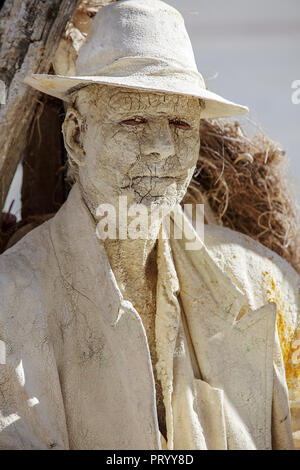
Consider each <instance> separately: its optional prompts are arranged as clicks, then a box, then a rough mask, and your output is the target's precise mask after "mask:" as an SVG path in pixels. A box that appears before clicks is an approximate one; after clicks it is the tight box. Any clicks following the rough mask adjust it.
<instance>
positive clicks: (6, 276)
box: [0, 222, 54, 336]
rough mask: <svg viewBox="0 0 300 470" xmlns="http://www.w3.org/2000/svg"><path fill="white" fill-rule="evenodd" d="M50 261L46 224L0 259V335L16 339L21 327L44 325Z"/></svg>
mask: <svg viewBox="0 0 300 470" xmlns="http://www.w3.org/2000/svg"><path fill="white" fill-rule="evenodd" d="M53 259H54V256H53V249H52V247H51V240H50V236H49V230H48V222H45V223H44V224H42V225H41V226H39V227H37V228H36V229H34V230H33V231H32V232H30V233H28V234H27V235H26V236H25V237H24V238H22V239H21V240H20V241H19V242H18V243H17V244H16V245H14V246H13V247H12V248H10V249H8V250H7V251H5V252H4V253H3V254H2V255H1V256H0V332H2V333H3V332H7V333H8V334H9V336H11V335H13V336H17V331H19V330H20V329H24V327H25V326H24V325H25V324H26V328H28V329H29V328H30V325H31V324H37V323H45V318H43V312H44V309H43V307H42V306H43V304H44V303H45V296H46V291H47V285H48V284H50V278H49V277H50V276H51V271H52V270H53V268H52V266H53V265H54V263H53ZM37 312H39V316H37Z"/></svg>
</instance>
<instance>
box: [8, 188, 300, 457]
mask: <svg viewBox="0 0 300 470" xmlns="http://www.w3.org/2000/svg"><path fill="white" fill-rule="evenodd" d="M94 231H95V224H94V222H93V220H92V218H91V217H90V215H89V212H88V210H87V208H86V205H85V203H84V202H83V201H82V199H81V196H80V191H79V188H78V185H75V187H74V188H73V189H72V191H71V194H70V196H69V198H68V200H67V202H66V204H65V205H64V206H63V207H62V208H61V209H60V211H59V212H58V214H57V215H56V216H55V217H54V219H52V220H50V221H48V222H46V223H45V224H43V225H41V226H40V227H38V228H37V229H35V230H33V231H32V232H30V233H29V234H28V235H26V236H25V237H24V238H23V239H22V240H21V241H20V242H19V243H18V244H17V245H15V246H14V247H12V248H11V249H10V250H8V251H7V252H6V253H4V254H3V255H2V256H1V258H0V280H1V282H0V286H1V296H0V336H1V338H2V340H3V341H5V342H6V345H7V365H6V366H1V367H0V377H1V392H2V395H1V399H0V403H1V412H2V415H1V416H0V423H1V429H2V432H0V448H2V449H5V448H12V449H25V448H28V449H49V448H51V449H69V448H71V449H160V448H161V443H160V440H159V428H158V422H157V418H156V402H155V382H154V380H153V367H152V364H151V357H150V351H149V347H148V342H147V336H146V332H145V329H144V327H143V324H142V321H141V319H140V315H139V313H138V312H137V311H136V310H135V309H134V308H133V306H132V303H130V302H128V301H127V302H126V303H125V304H124V300H123V299H124V298H123V295H122V293H121V291H120V290H119V288H118V285H117V282H116V279H115V276H114V274H113V272H112V270H111V267H110V264H109V261H108V258H107V254H106V251H105V249H104V246H103V244H102V243H101V242H100V241H99V240H98V239H97V238H96V237H95V233H94ZM206 237H207V242H206V245H205V249H204V250H203V249H202V250H200V251H199V252H194V253H193V254H192V253H191V252H186V251H185V249H184V240H182V241H180V240H171V241H170V242H171V249H170V247H169V246H168V243H169V242H168V241H163V244H161V243H162V240H161V239H159V241H158V249H159V252H160V255H161V257H160V262H159V265H158V299H157V306H158V305H159V306H160V307H159V308H158V310H157V315H158V316H159V317H160V318H161V319H163V318H164V319H165V320H164V322H165V324H164V328H165V331H166V334H167V332H168V330H169V329H170V328H171V330H173V329H174V328H175V329H177V331H178V333H177V339H176V344H175V349H174V352H173V361H172V360H171V361H170V359H167V358H168V357H170V353H169V351H168V355H167V357H166V359H167V360H166V361H163V358H161V361H160V364H161V373H162V374H163V375H165V376H166V377H167V381H166V385H167V384H168V383H169V385H168V387H171V391H172V394H173V400H172V409H171V410H170V408H169V409H168V410H167V413H166V417H167V429H168V442H167V447H168V448H169V449H172V448H173V449H206V448H208V449H214V448H221V449H223V448H228V449H252V448H255V449H266V448H273V449H286V448H292V446H293V444H292V440H291V439H292V438H291V426H290V419H289V402H288V395H287V389H286V383H285V377H284V368H283V366H282V355H281V351H280V347H279V344H278V337H277V335H275V334H274V331H275V314H276V312H275V305H274V304H266V303H265V301H262V299H265V298H266V296H267V292H266V290H267V289H266V288H265V287H264V285H263V283H260V284H258V285H257V284H256V283H254V281H253V280H254V279H257V278H259V277H261V276H262V273H263V272H265V271H266V270H268V271H270V272H271V273H272V275H273V277H274V280H275V282H276V284H277V285H278V288H279V290H280V292H281V295H282V297H283V299H288V306H289V308H288V309H287V310H286V311H285V312H284V316H285V320H286V322H287V323H288V324H289V326H290V328H291V331H292V332H294V331H295V329H296V327H297V324H298V323H299V297H298V289H299V277H298V276H297V275H296V273H295V271H294V270H293V269H292V268H291V267H290V266H289V265H288V264H287V263H286V262H285V261H284V260H282V259H281V258H280V257H279V256H277V255H276V254H275V253H273V252H271V251H270V250H268V249H267V248H265V247H263V246H262V245H260V244H259V243H257V242H255V241H253V240H251V239H250V238H248V237H247V236H245V235H241V234H238V233H235V232H233V231H231V230H229V229H224V228H222V227H217V226H207V228H206ZM37 246H38V247H39V249H38V250H37ZM235 257H236V258H237V259H238V260H239V262H238V261H236V266H235V267H233V264H232V260H233V259H234V260H235V259H236V258H235ZM272 257H273V261H270V258H272ZM216 260H218V261H216ZM254 261H255V262H254ZM237 266H239V272H240V275H241V279H243V289H242V290H241V285H240V284H239V283H238V282H237V281H236V279H237ZM33 272H34V276H32V273H33ZM174 276H175V277H174ZM24 278H27V280H29V282H28V281H27V284H26V283H25V282H24V281H22V279H24ZM178 284H179V286H180V294H179V298H178V299H179V300H180V302H181V303H182V306H183V307H181V310H182V308H183V310H184V315H185V317H186V324H187V330H186V333H185V335H183V333H182V326H180V325H181V322H182V316H181V317H178V315H177V314H176V315H173V314H172V313H171V315H169V314H168V312H172V311H174V309H175V310H176V311H177V310H178V306H176V298H177V296H176V295H173V294H172V292H173V293H174V294H175V292H176V290H177V288H178ZM22 285H27V287H26V288H22V287H19V286H22ZM159 286H161V287H159ZM255 294H256V299H257V300H256V307H255V308H254V309H253V308H252V307H251V306H250V304H251V299H253V298H254V297H255ZM170 300H171V303H170ZM243 306H244V310H245V313H244V316H242V318H241V319H240V320H237V319H236V318H238V315H239V312H240V310H241V308H242V307H243ZM120 308H121V309H122V310H123V313H122V315H120V316H119V318H118V312H119V310H120ZM257 309H258V310H257ZM24 318H26V328H25V329H24V328H23V325H24V326H25V324H24ZM178 321H179V324H178ZM176 325H177V326H176ZM162 336H163V334H162ZM165 336H166V335H165ZM188 336H190V337H191V339H190V342H191V343H192V345H193V348H194V354H195V357H196V361H197V363H198V365H199V370H200V373H201V375H200V376H199V375H198V373H197V372H196V370H195V368H194V367H193V362H192V359H191V358H190V355H191V354H192V351H191V350H190V349H189V348H188V347H187V340H188ZM162 346H163V345H162ZM162 346H160V347H162ZM20 358H22V362H23V368H24V373H25V385H24V387H21V386H20V383H19V382H18V381H17V380H16V375H15V367H16V366H17V365H18V364H19V362H20ZM273 370H274V378H273ZM163 371H164V372H163ZM170 374H172V375H173V380H172V383H171V384H170V382H169V378H170V377H171V375H170ZM295 392H297V391H296V390H295ZM33 396H34V397H37V399H38V400H39V404H37V405H36V406H33V407H30V406H29V405H28V402H27V400H28V399H30V398H32V397H33ZM290 404H291V407H292V410H293V407H294V405H295V406H297V403H296V402H295V403H293V402H290ZM166 406H167V407H169V406H170V403H169V402H168V400H166ZM12 416H14V417H15V418H14V419H17V421H15V422H14V426H11V417H12ZM284 418H286V419H284ZM103 423H105V424H103ZM225 423H226V424H225ZM296 424H297V423H296ZM297 429H299V423H298V428H297ZM295 430H296V428H295ZM172 439H173V440H172ZM271 441H272V442H271Z"/></svg>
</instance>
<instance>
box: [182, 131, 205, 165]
mask: <svg viewBox="0 0 300 470" xmlns="http://www.w3.org/2000/svg"><path fill="white" fill-rule="evenodd" d="M199 150H200V135H199V132H195V133H190V132H189V133H188V132H187V133H186V134H181V135H178V136H177V138H176V153H177V155H178V157H179V159H180V161H181V164H182V166H183V167H184V168H192V167H194V166H195V165H196V163H197V161H198V158H199Z"/></svg>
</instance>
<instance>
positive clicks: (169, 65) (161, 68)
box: [25, 0, 248, 118]
mask: <svg viewBox="0 0 300 470" xmlns="http://www.w3.org/2000/svg"><path fill="white" fill-rule="evenodd" d="M25 83H27V84H28V85H31V86H32V87H34V88H36V89H37V90H39V91H42V92H45V93H47V94H49V95H52V96H56V97H57V98H61V99H62V100H64V101H70V93H72V92H73V91H74V90H77V89H79V88H81V87H83V86H87V85H90V84H94V83H99V84H107V85H111V86H120V87H126V88H135V89H138V90H149V91H153V92H165V93H176V94H180V95H188V96H194V97H197V98H200V99H201V100H203V102H204V104H205V106H204V109H203V112H202V117H205V118H213V117H230V116H234V115H237V114H243V113H246V112H247V111H248V108H247V107H245V106H241V105H238V104H235V103H232V102H231V101H228V100H226V99H225V98H222V97H221V96H219V95H217V94H215V93H213V92H211V91H208V90H207V89H206V86H205V83H204V80H203V77H202V75H201V74H200V73H199V72H198V70H197V66H196V63H195V58H194V53H193V49H192V45H191V42H190V39H189V36H188V34H187V31H186V29H185V25H184V21H183V18H182V16H181V15H180V13H178V11H177V10H175V9H174V8H173V7H171V6H170V5H167V4H166V3H164V2H161V1H160V0H120V1H117V2H114V3H110V4H109V5H106V6H104V7H103V8H101V9H100V10H99V12H98V13H97V15H96V16H95V18H94V21H93V23H92V25H91V27H90V30H89V33H88V36H87V39H86V42H85V43H84V44H83V46H82V48H81V50H80V52H79V55H78V59H77V62H76V76H62V75H45V74H34V75H31V76H30V77H26V79H25Z"/></svg>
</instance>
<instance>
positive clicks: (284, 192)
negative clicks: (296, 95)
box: [185, 119, 300, 272]
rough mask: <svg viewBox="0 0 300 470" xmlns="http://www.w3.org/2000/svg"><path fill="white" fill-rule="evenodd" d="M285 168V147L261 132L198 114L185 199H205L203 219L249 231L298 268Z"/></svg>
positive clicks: (295, 211) (292, 202) (294, 219)
mask: <svg viewBox="0 0 300 470" xmlns="http://www.w3.org/2000/svg"><path fill="white" fill-rule="evenodd" d="M287 168H288V165H287V159H286V157H285V156H284V152H282V150H281V149H280V147H279V145H278V144H276V143H275V142H273V141H271V140H270V139H268V137H266V136H265V135H264V134H263V133H260V134H259V135H258V136H257V137H254V138H249V137H247V136H246V135H245V133H244V131H243V130H242V128H241V125H240V123H238V122H232V121H229V120H221V119H218V120H210V121H208V120H202V121H201V150H200V156H199V160H198V165H197V171H196V173H195V175H194V178H193V181H192V183H191V185H190V187H189V190H188V194H187V196H186V199H185V202H186V201H187V200H189V201H191V200H192V201H194V202H196V201H198V202H204V203H206V206H205V210H206V219H207V221H208V222H210V223H218V224H221V225H224V226H226V227H229V228H231V229H233V230H236V231H238V232H242V233H245V234H246V235H249V236H250V237H252V238H254V239H255V240H258V241H259V242H260V243H262V244H263V245H265V246H267V247H268V248H270V249H271V250H273V251H275V252H276V253H278V254H279V255H280V256H282V257H283V258H284V259H286V261H288V262H289V263H290V264H291V265H292V266H293V267H294V268H295V269H296V270H297V271H298V272H300V253H299V250H298V246H300V244H299V238H298V237H299V235H298V227H299V221H298V220H299V219H298V215H299V214H298V207H297V204H296V201H295V199H294V197H293V196H292V194H291V192H290V190H289V183H288V178H287ZM207 205H208V207H207Z"/></svg>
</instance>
